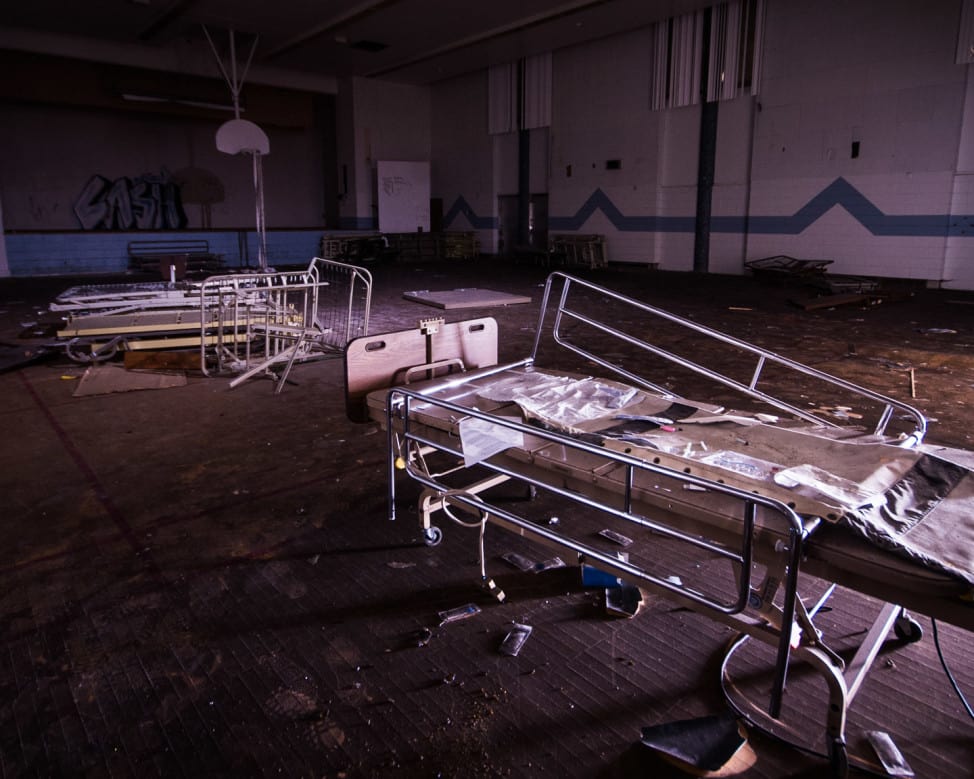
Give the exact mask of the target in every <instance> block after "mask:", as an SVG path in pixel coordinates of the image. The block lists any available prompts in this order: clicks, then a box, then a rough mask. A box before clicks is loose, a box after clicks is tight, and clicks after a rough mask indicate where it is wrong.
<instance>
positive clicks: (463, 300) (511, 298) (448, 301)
mask: <svg viewBox="0 0 974 779" xmlns="http://www.w3.org/2000/svg"><path fill="white" fill-rule="evenodd" d="M402 296H403V297H404V298H405V299H406V300H412V301H414V302H416V303H424V304H426V305H428V306H435V307H436V308H442V309H447V310H449V309H453V308H492V307H494V306H513V305H518V304H521V303H530V302H531V298H529V297H525V296H524V295H511V294H510V293H507V292H495V291H494V290H491V289H476V288H470V289H450V290H443V291H439V292H434V291H430V290H428V289H422V290H416V291H414V292H403V293H402Z"/></svg>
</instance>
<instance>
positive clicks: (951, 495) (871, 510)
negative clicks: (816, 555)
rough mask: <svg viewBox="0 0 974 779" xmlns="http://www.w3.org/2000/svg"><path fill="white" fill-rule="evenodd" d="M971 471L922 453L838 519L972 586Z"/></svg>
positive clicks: (973, 494) (973, 503)
mask: <svg viewBox="0 0 974 779" xmlns="http://www.w3.org/2000/svg"><path fill="white" fill-rule="evenodd" d="M972 517H974V474H972V473H971V471H969V470H968V469H967V468H965V467H963V466H961V465H957V464H955V463H952V462H948V461H947V460H942V459H940V458H937V457H931V456H929V455H921V456H920V457H919V458H917V461H916V463H914V465H913V467H912V468H910V469H909V470H908V471H907V472H906V473H905V474H904V475H903V477H902V478H900V479H899V480H898V481H897V482H896V483H895V484H893V485H892V486H891V487H890V488H889V489H887V490H886V491H885V492H884V493H883V494H882V495H880V496H878V497H877V499H876V500H875V501H874V502H873V503H870V504H866V505H863V506H860V507H859V508H857V509H855V510H851V511H846V513H845V515H844V516H843V518H842V520H843V522H844V523H845V524H847V525H848V526H850V527H852V528H853V529H855V530H856V531H857V532H858V533H860V534H861V535H863V536H865V537H866V538H867V539H869V540H870V541H872V542H873V543H875V544H876V545H877V546H880V547H882V548H885V549H890V550H892V551H895V552H898V553H900V554H903V555H905V556H907V557H909V558H912V559H914V560H917V561H919V562H922V563H924V564H925V565H929V566H931V567H934V568H937V569H939V570H942V571H945V572H946V573H950V574H953V575H954V576H959V577H960V578H962V579H964V580H965V581H966V582H967V583H968V584H971V585H974V522H972V521H971V518H972Z"/></svg>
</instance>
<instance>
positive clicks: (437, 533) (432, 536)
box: [423, 527, 443, 546]
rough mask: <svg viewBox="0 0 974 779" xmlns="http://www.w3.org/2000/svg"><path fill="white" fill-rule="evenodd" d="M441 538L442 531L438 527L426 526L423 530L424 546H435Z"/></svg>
mask: <svg viewBox="0 0 974 779" xmlns="http://www.w3.org/2000/svg"><path fill="white" fill-rule="evenodd" d="M442 540H443V531H442V530H440V529H439V528H438V527H428V528H425V529H424V530H423V541H425V542H426V546H437V545H438V544H439V543H440V541H442Z"/></svg>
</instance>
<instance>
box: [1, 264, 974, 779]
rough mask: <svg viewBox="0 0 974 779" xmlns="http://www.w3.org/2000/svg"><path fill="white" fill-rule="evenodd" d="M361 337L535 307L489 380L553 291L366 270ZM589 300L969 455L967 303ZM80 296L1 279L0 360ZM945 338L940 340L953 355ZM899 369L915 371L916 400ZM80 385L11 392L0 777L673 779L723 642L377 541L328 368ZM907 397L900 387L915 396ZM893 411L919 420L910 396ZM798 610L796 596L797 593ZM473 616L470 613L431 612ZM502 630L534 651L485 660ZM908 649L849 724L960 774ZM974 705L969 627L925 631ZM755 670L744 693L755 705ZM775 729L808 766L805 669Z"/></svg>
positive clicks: (796, 768)
mask: <svg viewBox="0 0 974 779" xmlns="http://www.w3.org/2000/svg"><path fill="white" fill-rule="evenodd" d="M372 271H373V273H374V274H375V279H376V292H375V298H374V301H373V317H372V332H382V331H384V330H392V329H401V328H405V327H411V326H413V325H415V324H416V322H417V321H418V320H419V319H420V318H423V317H428V316H433V315H440V312H438V311H436V310H434V309H432V308H429V307H427V306H423V305H421V304H417V303H414V302H410V301H405V300H403V299H402V292H403V291H407V290H415V289H432V290H437V289H444V290H450V289H457V288H462V287H481V288H486V289H491V290H497V291H502V292H506V293H511V294H518V295H529V296H531V297H532V298H533V299H534V302H533V303H532V304H528V305H516V306H510V307H507V308H495V309H486V310H483V311H479V310H477V311H462V312H447V316H448V318H449V320H450V321H453V320H455V319H462V318H466V317H468V316H477V315H493V316H496V317H497V318H498V320H499V322H500V331H501V339H502V340H501V345H502V358H513V357H516V356H520V355H521V354H523V353H524V352H525V351H526V350H527V349H528V348H529V346H530V342H531V338H532V336H533V333H532V328H533V323H534V316H535V314H536V310H537V303H538V301H539V300H540V293H541V287H540V285H541V284H542V283H543V280H544V276H545V271H544V270H543V269H540V268H536V267H532V266H524V265H519V266H510V265H505V264H498V263H491V262H488V261H482V262H481V263H479V264H473V263H462V264H461V263H456V264H429V265H412V266H406V265H381V266H376V267H374V268H372ZM587 275H589V276H591V277H593V278H595V279H597V280H599V281H601V282H603V283H605V284H606V285H607V286H611V287H613V288H615V289H620V290H624V291H628V292H629V293H631V294H632V295H633V296H635V297H639V298H643V299H646V300H648V301H650V302H653V303H656V304H658V305H661V306H664V307H667V308H671V309H672V310H674V311H675V312H676V313H680V314H683V315H689V316H693V317H694V318H696V319H697V320H698V321H701V322H703V323H705V324H709V325H711V326H714V327H717V328H718V329H722V330H725V331H727V332H730V333H732V334H734V335H736V336H738V337H740V338H743V339H746V340H752V341H756V342H758V343H760V344H761V345H762V346H765V347H767V348H771V349H773V350H775V351H777V352H779V353H782V354H786V355H787V356H789V357H793V358H795V359H798V360H802V361H805V362H809V363H812V364H814V365H816V366H817V367H819V368H822V369H824V370H827V371H830V372H834V373H837V374H839V375H841V376H843V377H845V378H848V379H851V380H853V381H858V382H860V383H863V384H865V385H867V386H870V387H872V388H874V389H876V390H878V391H880V392H883V393H886V394H890V395H893V396H896V397H899V398H901V399H904V400H908V401H909V402H912V403H913V404H914V405H917V406H918V407H920V408H921V409H922V410H924V411H925V412H926V413H927V414H929V416H931V417H933V418H935V419H936V420H937V421H936V422H934V423H933V424H932V426H931V431H930V433H929V436H928V438H929V440H930V441H933V442H937V443H943V444H947V445H952V446H960V447H967V448H974V430H972V422H974V418H972V413H971V402H972V401H971V398H972V397H974V308H972V307H971V303H972V301H974V299H972V298H971V296H970V295H969V294H968V295H965V294H963V293H950V292H945V291H931V290H922V289H912V290H911V291H910V292H911V294H910V295H909V296H908V297H906V298H904V299H901V300H897V301H891V302H888V303H883V304H882V305H878V306H868V307H858V306H857V307H851V308H850V307H843V308H836V309H831V310H830V309H823V310H814V311H805V310H802V309H801V308H799V307H796V306H794V305H792V304H791V303H790V300H792V299H794V298H795V297H798V296H805V295H807V294H809V293H808V291H807V290H803V289H798V288H795V287H790V286H788V285H780V284H777V285H768V284H766V283H759V282H757V281H755V280H752V279H743V278H719V277H718V278H703V277H699V276H695V275H692V274H663V273H658V272H651V271H647V270H644V269H632V270H628V271H620V270H618V269H610V270H608V271H602V272H599V273H594V272H593V273H589V274H587ZM73 283H75V282H74V280H70V281H69V280H64V281H63V283H60V282H59V281H58V280H49V279H48V280H43V281H6V282H3V284H2V285H0V293H2V294H3V302H2V304H0V309H2V313H0V326H2V332H0V340H4V341H5V342H7V343H19V342H18V341H17V334H18V333H19V332H20V330H21V329H22V328H21V325H23V324H25V323H27V322H28V321H30V320H32V319H37V318H38V317H37V312H38V310H39V309H42V308H43V307H44V306H46V303H47V301H48V300H50V299H51V298H52V297H53V296H54V295H55V294H57V292H59V291H60V289H61V288H62V287H67V286H71V285H72V284H73ZM944 331H952V332H944ZM911 369H912V376H911ZM83 370H84V369H83V367H82V366H78V365H76V364H72V363H70V362H67V361H64V360H62V359H60V358H58V357H56V358H54V359H53V360H45V361H43V362H38V363H36V364H32V365H29V366H27V367H24V368H21V369H18V370H12V371H8V372H5V373H2V374H0V398H2V399H3V403H2V407H0V431H2V432H0V441H2V447H0V495H2V496H3V497H2V502H3V511H2V517H3V519H2V523H0V528H2V531H0V532H2V537H0V541H2V547H0V548H2V549H3V552H2V554H0V640H2V652H0V771H2V774H3V775H4V776H38V777H41V776H44V777H46V776H53V775H62V776H71V775H73V776H78V775H82V776H91V777H100V776H119V777H126V776H138V777H146V776H166V777H169V776H263V775H267V776H295V777H299V776H308V777H340V776H342V777H374V776H409V777H412V776H416V777H426V776H429V777H435V776H442V777H454V776H455V777H461V776H462V777H472V776H483V777H493V776H512V777H513V776H545V775H552V776H558V775H561V776H586V777H629V776H633V777H636V776H646V775H652V776H680V775H682V774H680V773H678V772H677V771H676V770H675V769H673V768H670V767H668V766H667V765H666V764H664V763H662V762H661V761H660V760H659V759H658V758H656V757H654V756H652V755H650V754H648V753H647V752H646V751H645V750H644V749H642V748H641V747H640V746H639V745H638V741H639V737H640V731H641V728H642V727H644V726H648V725H652V724H659V723H663V722H671V721H675V720H680V719H687V718H691V717H700V716H704V715H709V714H715V713H718V712H721V711H723V710H724V709H725V703H724V694H723V692H722V690H721V685H720V681H721V677H720V663H721V660H722V657H723V652H724V649H725V647H726V644H727V642H728V640H729V639H730V638H731V637H732V634H731V632H730V631H729V629H727V628H725V627H723V626H720V625H717V624H716V623H714V622H712V621H710V620H708V619H706V618H705V617H702V616H699V615H695V614H692V613H689V612H686V611H682V610H679V609H676V608H674V607H673V606H671V605H669V604H668V603H667V602H666V601H665V600H663V599H660V598H658V597H650V598H649V599H648V600H647V602H646V603H645V605H644V608H643V610H642V611H641V612H640V613H639V615H638V616H637V617H636V618H635V619H632V620H626V619H618V618H612V617H609V616H607V615H606V614H605V610H604V606H603V604H602V602H601V598H600V593H599V591H595V590H591V589H586V588H584V587H582V585H581V581H580V576H579V572H578V569H577V567H574V566H569V567H566V568H561V569H554V570H549V571H545V572H541V573H521V572H519V571H516V570H514V569H513V568H511V567H510V566H507V565H506V564H505V563H504V562H503V561H502V560H501V557H500V556H501V555H502V554H504V553H505V552H510V551H514V552H519V553H521V554H524V555H526V556H528V557H531V558H532V559H542V558H543V557H547V556H550V553H549V552H547V551H546V550H544V549H542V548H539V547H535V546H532V545H531V544H530V543H528V542H525V541H523V540H521V539H517V538H514V537H512V536H509V535H507V534H504V533H503V532H501V531H496V532H492V533H488V536H487V541H488V546H487V553H488V563H489V565H490V568H491V573H492V574H493V575H494V576H495V578H496V579H497V581H498V584H500V585H501V587H502V588H503V589H504V590H505V592H506V593H507V599H506V600H505V601H504V602H503V603H497V602H495V601H493V600H492V599H491V598H490V596H489V595H487V594H485V593H484V592H482V591H481V590H480V589H479V587H478V586H477V579H478V576H479V570H478V564H477V550H476V533H473V532H471V531H465V530H463V529H460V528H454V527H448V528H444V529H445V531H446V533H445V538H444V541H443V543H442V544H441V545H440V546H438V547H434V548H430V547H427V546H426V545H424V544H423V543H422V541H421V537H420V533H419V530H418V526H417V525H418V523H417V522H416V521H415V519H416V513H415V507H414V505H413V503H412V501H411V500H410V498H411V497H414V493H409V494H404V495H402V496H401V497H402V501H401V506H400V511H399V519H398V520H397V521H396V522H394V523H391V522H389V521H388V520H387V519H386V497H385V496H386V482H385V479H386V461H385V437H384V434H382V433H380V432H379V431H378V430H377V429H376V427H375V426H374V425H371V424H364V425H360V424H354V423H352V422H350V421H348V420H347V419H346V417H345V413H344V395H343V387H344V377H343V366H342V364H341V361H340V360H337V359H330V360H323V361H319V362H314V363H308V364H304V365H298V366H295V368H294V369H293V371H292V372H291V380H292V382H291V383H289V384H288V385H287V386H286V387H285V388H284V391H283V392H282V393H281V394H278V395H275V394H274V393H273V386H272V384H271V383H270V382H268V381H265V380H255V381H251V382H248V383H245V384H243V385H242V386H240V387H238V388H236V389H233V390H231V389H229V388H228V386H227V380H226V379H222V378H210V379H206V378H203V377H201V376H198V375H193V374H190V375H189V377H188V382H187V384H186V385H185V386H183V387H173V388H169V389H162V390H150V391H132V392H121V393H112V394H109V395H92V396H86V397H74V396H73V394H72V393H73V392H74V390H75V389H76V387H77V382H78V378H79V377H80V375H81V374H82V373H83ZM911 380H912V386H911ZM911 389H912V390H913V391H914V393H913V394H915V395H916V397H912V398H911ZM813 588H814V583H813ZM468 603H474V604H476V605H478V606H479V607H480V609H481V610H480V612H479V613H478V614H476V615H474V616H473V617H471V618H469V619H466V620H463V621H459V622H453V623H450V624H446V625H442V626H440V625H439V618H438V616H437V614H438V612H440V611H443V610H446V609H450V608H453V607H457V606H463V605H465V604H468ZM875 606H876V604H873V603H870V602H868V601H867V600H866V599H865V598H862V597H859V596H854V595H851V594H848V593H846V594H844V595H843V597H842V598H840V599H837V600H836V602H835V605H834V606H833V608H832V610H831V611H829V612H827V613H825V614H823V615H822V617H821V624H822V626H823V627H824V628H825V629H826V632H827V635H828V636H830V637H833V638H832V640H833V643H834V648H835V649H836V650H837V651H839V652H840V653H845V652H846V651H847V648H848V647H849V646H851V645H852V643H853V642H854V640H855V639H856V638H858V637H860V636H861V633H862V632H863V631H864V630H865V629H866V627H867V626H868V619H869V616H870V615H871V613H872V610H873V609H874V608H875ZM512 622H520V623H527V624H530V625H532V627H533V632H532V634H531V637H530V638H529V640H528V641H527V643H526V644H525V646H524V648H523V649H522V651H521V653H520V654H519V655H518V656H517V657H508V656H505V655H502V654H501V653H500V652H499V651H498V646H499V643H500V641H501V640H502V639H503V637H504V635H505V634H506V632H507V630H508V629H509V628H510V625H511V623H512ZM920 622H921V624H922V625H923V627H924V628H925V634H926V635H925V638H924V640H923V641H920V642H918V643H915V644H909V645H901V643H900V642H899V641H897V640H895V639H891V641H890V642H889V643H888V644H887V646H886V647H885V648H884V650H883V652H882V654H881V656H880V658H879V660H878V661H877V663H876V668H875V670H874V672H873V674H872V675H871V676H870V677H869V679H868V680H867V682H866V684H865V685H864V687H863V690H862V692H861V693H860V696H859V698H858V699H857V701H856V704H855V705H854V707H853V709H852V711H851V712H850V721H849V727H848V734H849V742H850V747H851V749H852V751H853V752H854V753H858V754H864V755H868V754H869V751H868V747H866V745H865V742H864V736H863V733H864V732H865V731H866V730H873V729H879V730H884V731H887V732H889V733H890V734H891V735H892V736H893V738H894V740H895V742H896V744H897V746H898V747H899V748H900V750H901V751H902V752H903V753H904V755H905V756H906V758H907V759H908V761H909V762H910V764H911V765H912V767H913V769H914V770H915V772H916V773H917V775H918V776H931V777H932V776H952V777H955V776H956V777H963V776H974V769H972V768H971V766H972V765H974V723H972V722H971V721H970V720H969V719H967V718H966V715H965V714H964V712H963V710H962V709H961V707H960V704H959V703H958V701H957V699H956V698H955V697H954V694H953V692H952V691H951V689H950V687H949V683H948V681H947V679H946V677H945V675H944V673H943V671H942V670H941V667H940V663H939V660H938V658H937V653H936V649H935V648H934V645H933V642H932V640H930V639H931V632H932V631H931V629H930V628H931V625H930V623H929V620H927V619H926V618H924V617H920ZM939 634H940V639H941V645H942V649H943V654H944V656H945V658H946V659H947V660H948V662H949V663H950V666H951V669H952V670H953V672H954V674H955V676H956V678H957V681H958V683H959V684H960V686H961V688H962V689H964V690H965V691H966V692H967V694H968V696H969V697H970V696H974V663H972V662H971V661H972V659H974V650H972V646H974V645H972V642H971V639H970V636H969V635H968V634H965V633H962V632H961V631H959V630H957V629H955V628H952V627H950V626H945V625H941V626H940V630H939ZM766 665H767V664H766V658H764V657H763V656H762V653H761V652H760V651H758V650H752V649H751V648H746V649H745V650H744V651H742V653H741V654H740V655H739V656H735V662H734V663H733V665H732V668H731V671H732V675H733V677H734V689H733V690H731V691H730V692H731V694H734V695H744V696H745V697H750V696H751V695H752V693H754V694H757V693H760V692H761V691H762V690H763V689H765V688H766V686H767V679H768V678H769V677H768V676H767V674H766ZM786 701H787V702H788V704H787V709H786V710H787V712H788V715H789V718H790V722H791V723H795V724H788V725H786V726H785V727H783V728H780V729H779V736H781V737H782V738H785V739H788V740H794V741H799V742H801V744H802V745H803V746H804V747H807V748H808V749H810V750H812V751H821V750H822V749H823V748H824V742H823V734H824V713H823V712H822V707H823V706H824V690H823V686H822V684H821V683H820V682H819V681H818V680H816V679H814V678H811V677H810V676H809V675H808V674H806V673H803V672H802V670H801V669H796V670H795V671H794V672H793V674H792V677H791V681H790V685H789V692H788V695H787V696H786ZM749 736H750V738H749V744H750V746H751V747H752V748H753V749H754V750H755V754H756V762H755V763H754V765H753V767H751V768H750V769H749V770H748V771H747V772H746V773H745V775H746V776H753V777H784V776H790V777H817V776H822V775H825V774H826V773H827V770H826V767H825V764H824V762H823V761H822V760H821V759H820V758H818V757H816V756H814V755H810V754H806V753H805V752H803V751H798V750H796V749H793V748H791V747H789V746H786V745H783V744H781V743H779V742H777V741H774V740H772V739H770V738H768V737H766V736H765V735H762V734H761V733H759V732H757V731H756V730H752V732H751V733H750V734H749Z"/></svg>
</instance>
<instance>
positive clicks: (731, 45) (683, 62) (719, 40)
mask: <svg viewBox="0 0 974 779" xmlns="http://www.w3.org/2000/svg"><path fill="white" fill-rule="evenodd" d="M708 13H709V15H710V26H709V29H708V28H707V24H706V20H707V14H708ZM763 27H764V0H730V2H726V3H721V4H720V5H716V6H714V7H713V8H710V9H708V10H706V11H704V10H701V11H696V12H694V13H692V14H684V15H683V16H676V17H673V18H670V19H665V20H663V21H661V22H657V23H656V24H655V25H654V29H653V57H652V62H653V73H652V78H651V79H650V107H651V108H652V109H653V110H657V111H659V110H662V109H664V108H676V107H679V106H687V105H696V104H697V103H699V102H700V100H701V97H703V98H704V99H706V100H707V101H708V102H710V101H714V100H731V99H733V98H735V97H739V96H741V95H748V94H750V95H756V94H757V91H758V83H759V79H760V66H761V33H762V31H763ZM705 53H706V58H705V57H704V54H705ZM705 61H706V63H707V70H706V72H703V67H704V62H705Z"/></svg>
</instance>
